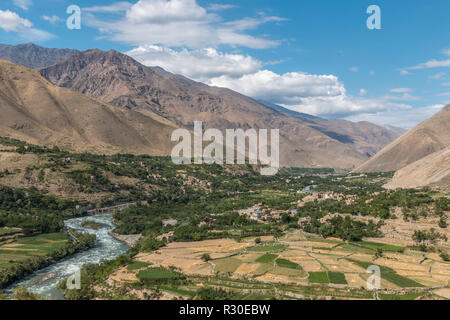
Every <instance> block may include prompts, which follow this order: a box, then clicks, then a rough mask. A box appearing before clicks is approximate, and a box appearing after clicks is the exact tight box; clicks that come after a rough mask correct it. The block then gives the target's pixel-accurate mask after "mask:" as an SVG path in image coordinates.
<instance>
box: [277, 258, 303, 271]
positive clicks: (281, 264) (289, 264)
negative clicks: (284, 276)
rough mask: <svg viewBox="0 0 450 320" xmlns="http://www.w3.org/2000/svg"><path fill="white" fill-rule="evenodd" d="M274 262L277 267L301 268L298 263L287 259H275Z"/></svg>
mask: <svg viewBox="0 0 450 320" xmlns="http://www.w3.org/2000/svg"><path fill="white" fill-rule="evenodd" d="M275 262H276V264H277V265H278V266H279V267H282V268H289V269H295V270H302V267H301V266H300V265H299V264H297V263H295V262H292V261H289V260H286V259H277V260H276V261H275Z"/></svg>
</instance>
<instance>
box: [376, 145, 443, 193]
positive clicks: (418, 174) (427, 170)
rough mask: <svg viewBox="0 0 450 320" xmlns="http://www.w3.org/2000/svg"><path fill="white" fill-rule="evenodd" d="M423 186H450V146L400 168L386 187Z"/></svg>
mask: <svg viewBox="0 0 450 320" xmlns="http://www.w3.org/2000/svg"><path fill="white" fill-rule="evenodd" d="M423 186H440V187H449V186H450V147H448V148H446V149H443V150H441V151H437V152H435V153H432V154H430V155H429V156H426V157H425V158H422V159H420V160H418V161H416V162H413V163H411V164H410V165H408V166H406V167H404V168H402V169H400V170H399V171H397V172H396V173H395V176H394V178H393V179H392V180H391V181H390V182H389V183H388V184H387V185H386V186H385V187H387V188H390V189H397V188H417V187H423Z"/></svg>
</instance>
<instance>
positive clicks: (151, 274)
mask: <svg viewBox="0 0 450 320" xmlns="http://www.w3.org/2000/svg"><path fill="white" fill-rule="evenodd" d="M137 277H138V279H139V280H142V281H145V280H172V279H178V278H180V275H179V274H178V273H176V272H174V271H172V270H167V269H164V268H153V269H147V270H142V271H139V273H138V274H137Z"/></svg>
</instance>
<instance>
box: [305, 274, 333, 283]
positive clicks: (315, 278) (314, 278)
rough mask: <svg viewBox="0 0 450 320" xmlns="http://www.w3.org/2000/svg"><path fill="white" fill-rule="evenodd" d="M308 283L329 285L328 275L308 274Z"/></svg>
mask: <svg viewBox="0 0 450 320" xmlns="http://www.w3.org/2000/svg"><path fill="white" fill-rule="evenodd" d="M309 282H311V283H329V282H330V281H329V280H328V275H327V273H326V272H310V273H309Z"/></svg>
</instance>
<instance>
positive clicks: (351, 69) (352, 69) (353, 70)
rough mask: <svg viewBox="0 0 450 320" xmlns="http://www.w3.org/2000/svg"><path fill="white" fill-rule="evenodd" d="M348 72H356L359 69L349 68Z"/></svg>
mask: <svg viewBox="0 0 450 320" xmlns="http://www.w3.org/2000/svg"><path fill="white" fill-rule="evenodd" d="M350 71H352V72H358V71H359V69H358V68H357V67H351V68H350Z"/></svg>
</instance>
